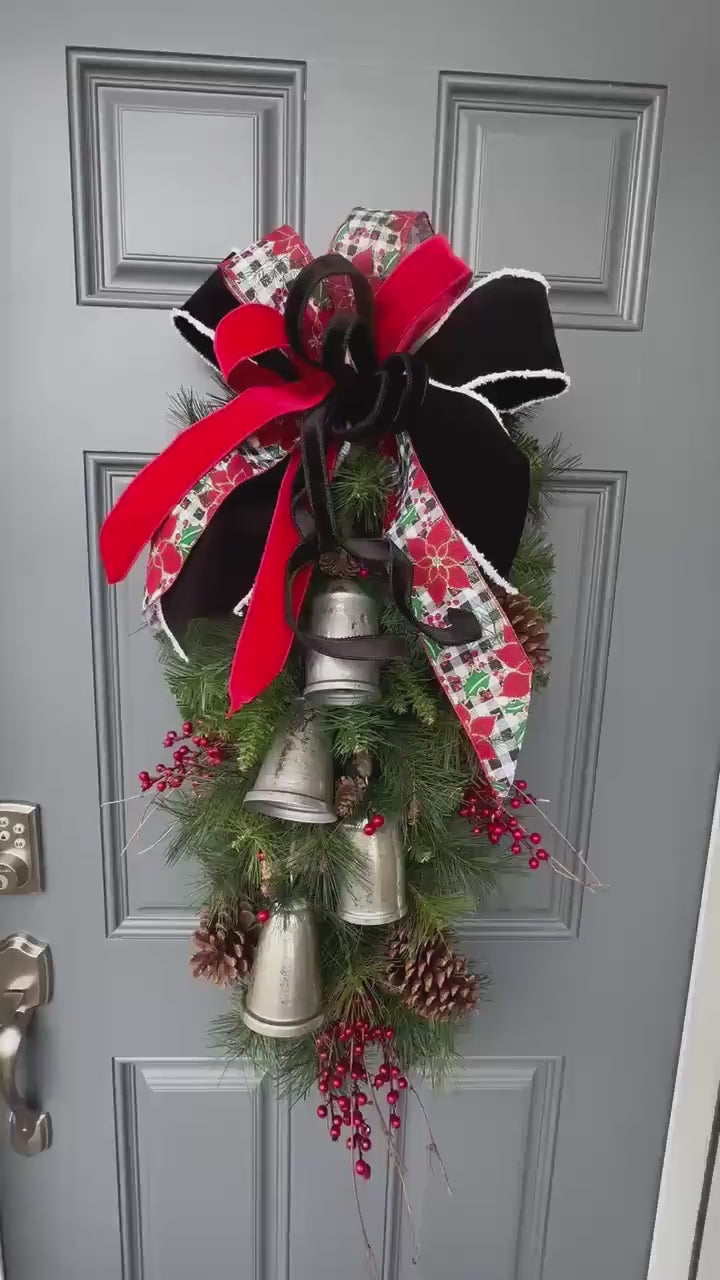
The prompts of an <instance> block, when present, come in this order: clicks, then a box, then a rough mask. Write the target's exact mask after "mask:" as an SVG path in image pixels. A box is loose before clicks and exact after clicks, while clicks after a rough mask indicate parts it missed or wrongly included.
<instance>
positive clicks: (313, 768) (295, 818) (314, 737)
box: [245, 698, 337, 823]
mask: <svg viewBox="0 0 720 1280" xmlns="http://www.w3.org/2000/svg"><path fill="white" fill-rule="evenodd" d="M333 789H334V787H333V764H332V754H331V751H330V744H329V742H328V739H327V736H326V734H325V733H324V731H323V728H322V725H321V724H320V721H319V719H318V717H317V715H316V713H315V712H314V711H313V709H312V707H309V706H308V705H307V703H305V702H303V700H302V699H301V698H299V699H298V700H297V701H296V702H295V704H294V705H293V707H292V709H291V712H290V715H289V717H288V718H287V720H286V721H284V723H283V724H282V725H280V727H279V728H278V729H277V731H276V733H275V735H274V737H273V740H272V742H271V744H270V749H269V751H268V753H267V755H266V757H265V759H264V760H263V762H262V764H261V766H260V769H259V772H258V775H257V778H256V779H255V783H254V786H253V787H252V790H250V791H248V793H247V795H246V796H245V804H246V805H247V807H248V809H252V810H254V812H255V813H265V814H268V815H269V816H270V817H271V818H282V819H283V820H284V821H285V822H318V823H330V822H336V821H337V817H336V814H335V810H334V808H333Z"/></svg>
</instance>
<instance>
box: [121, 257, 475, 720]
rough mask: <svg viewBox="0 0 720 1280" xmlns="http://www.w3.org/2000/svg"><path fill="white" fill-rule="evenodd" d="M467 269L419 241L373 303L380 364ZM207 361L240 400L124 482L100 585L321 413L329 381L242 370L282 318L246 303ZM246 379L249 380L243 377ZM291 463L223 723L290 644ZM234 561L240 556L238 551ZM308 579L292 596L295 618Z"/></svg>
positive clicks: (280, 663)
mask: <svg viewBox="0 0 720 1280" xmlns="http://www.w3.org/2000/svg"><path fill="white" fill-rule="evenodd" d="M471 278H472V271H471V269H470V268H469V267H468V266H467V265H466V263H464V262H463V261H462V260H461V259H460V258H458V257H457V256H456V255H455V254H454V253H453V252H452V249H451V248H450V245H449V244H448V242H447V240H446V239H445V238H444V237H443V236H438V235H436V236H432V237H430V238H429V239H427V240H424V241H423V242H422V243H421V244H419V245H417V247H416V248H414V249H413V250H411V252H410V253H408V255H407V256H406V257H405V258H403V259H402V261H401V262H399V263H398V265H397V267H396V268H395V270H394V271H393V272H392V273H391V274H390V275H389V276H388V277H387V278H386V279H385V280H384V281H383V283H382V285H381V286H380V288H379V289H378V291H377V294H376V295H375V343H376V348H377V354H378V358H379V359H380V360H381V361H382V360H384V359H386V358H387V357H388V356H389V355H391V354H392V353H393V352H395V351H407V350H409V349H410V348H411V347H413V346H414V344H415V343H416V342H417V341H418V340H419V339H420V338H421V337H422V336H423V334H424V333H426V332H427V331H428V329H430V328H431V327H432V325H433V324H435V323H436V322H437V321H438V320H440V319H441V318H442V317H443V316H444V315H445V313H446V312H447V310H448V308H449V307H450V306H451V305H452V303H453V302H455V301H456V300H457V298H458V297H459V296H460V295H461V294H462V292H463V291H464V290H465V289H466V287H467V286H468V284H469V283H470V280H471ZM214 346H215V354H216V357H217V360H218V364H219V366H220V368H221V370H222V373H223V376H224V377H225V379H226V381H227V382H228V384H229V385H230V386H232V387H233V388H235V389H240V388H242V387H244V386H245V387H247V389H246V390H242V393H241V394H240V395H238V396H236V398H235V399H233V400H231V401H230V402H229V404H227V405H223V407H222V408H221V409H218V410H217V411H216V412H215V413H211V414H210V415H209V416H208V417H207V418H203V419H202V421H200V422H197V423H194V424H193V425H192V426H190V427H188V428H187V429H186V430H185V431H183V432H182V433H181V434H180V435H178V436H176V438H175V439H174V440H173V441H172V443H171V444H169V445H168V447H167V448H166V449H165V450H163V452H162V453H161V454H159V455H158V457H156V458H154V459H153V460H152V462H150V463H148V465H147V466H146V467H144V468H143V470H142V471H141V472H139V474H138V475H137V476H135V478H134V479H133V480H132V482H131V483H130V484H129V485H128V487H127V489H126V490H125V491H124V493H123V494H122V495H121V496H120V498H119V500H118V501H117V503H116V504H115V506H114V507H113V509H112V511H111V512H110V514H109V515H108V517H107V519H106V520H105V522H104V524H103V527H102V530H101V533H100V550H101V555H102V559H103V564H104V566H105V572H106V574H107V578H108V581H109V582H111V583H114V582H118V581H120V580H121V579H122V578H124V577H125V576H126V575H127V573H128V572H129V571H130V569H131V568H132V565H133V564H134V562H135V560H136V559H137V557H138V556H139V554H140V552H141V551H142V549H143V547H144V546H146V544H147V543H148V542H149V541H150V539H151V538H152V536H153V534H154V533H155V531H156V529H158V528H159V527H160V525H161V524H162V523H163V521H164V520H165V519H166V517H167V516H168V514H169V513H170V512H171V511H172V510H173V508H174V507H176V506H177V504H178V503H179V502H181V501H182V499H183V498H184V497H185V495H186V494H187V493H188V492H189V491H190V490H191V489H192V488H193V486H194V485H195V484H197V482H198V481H199V480H200V479H202V477H203V476H204V475H206V474H207V472H208V471H210V470H211V468H212V467H214V466H215V465H216V464H217V463H218V462H220V461H221V459H222V458H224V457H226V456H227V455H228V454H229V453H231V452H232V451H233V450H234V449H236V448H237V447H238V446H239V445H241V444H242V443H243V441H245V440H247V439H248V437H249V436H253V435H258V434H260V433H262V430H263V428H264V427H267V426H268V425H269V424H270V423H272V422H273V421H275V420H276V419H278V418H282V417H286V416H291V417H295V418H298V417H299V416H300V415H302V414H304V413H306V412H307V411H308V410H309V409H312V408H314V407H315V405H318V404H320V403H321V401H322V400H324V399H325V397H326V396H327V395H328V393H329V392H330V390H331V389H332V386H333V382H332V379H331V378H330V377H329V376H328V375H327V374H324V373H322V372H320V371H318V370H317V369H315V368H313V367H312V366H311V365H309V364H308V363H306V362H305V361H302V360H300V359H299V358H297V357H296V356H293V357H292V359H293V364H294V367H295V370H296V372H297V374H298V381H296V382H289V383H288V382H285V381H282V380H280V379H279V378H277V377H275V376H273V375H272V374H266V373H263V375H262V378H263V385H248V384H251V383H256V382H257V372H258V366H257V365H251V366H250V367H248V364H247V362H248V361H253V360H254V359H255V358H256V357H257V356H259V355H262V354H264V353H265V352H267V351H270V350H273V349H277V348H283V349H287V333H286V331H285V325H284V321H283V317H282V316H281V315H280V313H279V312H278V311H276V310H274V309H273V308H272V307H267V306H263V305H261V304H259V303H248V304H245V305H244V306H241V307H237V308H235V309H234V310H233V311H231V312H229V313H228V314H227V315H226V316H225V317H224V318H223V319H222V320H221V321H220V324H219V325H218V328H217V331H216V334H215V339H214ZM246 375H249V376H246ZM299 464H300V457H299V452H298V450H297V447H296V448H295V450H294V452H293V456H292V457H291V458H290V462H289V464H288V468H287V471H286V473H285V475H284V477H283V480H282V484H281V486H280V491H279V494H278V499H277V504H276V507H275V513H274V515H273V519H272V521H271V524H270V529H269V532H268V537H267V541H266V544H265V549H264V552H263V555H262V558H261V561H260V566H259V569H258V573H257V577H256V579H255V586H254V589H253V593H252V596H251V599H250V604H249V606H248V610H247V614H246V617H245V621H244V623H243V627H242V631H241V633H240V637H239V639H238V644H237V648H236V651H235V657H234V660H233V665H232V670H231V675H230V684H229V692H230V713H231V714H232V712H233V711H236V710H238V709H239V708H240V707H241V706H243V705H244V704H245V703H247V702H250V701H252V699H253V698H255V697H256V696H257V694H259V693H261V692H262V690H263V689H265V688H266V687H267V685H268V684H269V683H270V681H271V680H273V679H274V678H275V676H277V675H278V674H279V672H280V671H281V670H282V669H283V667H284V665H285V663H286V661H287V658H288V655H289V652H290V648H291V645H292V640H293V634H292V631H291V629H290V627H289V625H288V623H287V620H286V618H285V597H284V591H285V566H286V564H287V561H288V559H289V557H290V555H291V554H292V552H293V551H294V550H295V548H296V547H297V546H298V544H299V541H300V538H299V535H298V532H297V530H296V528H295V524H294V522H293V519H292V512H291V494H292V485H293V480H294V477H295V474H296V472H297V469H298V466H299ZM238 555H242V547H239V548H238ZM309 577H310V570H306V571H304V572H303V573H301V574H299V575H298V577H297V579H296V581H295V584H294V587H293V605H294V610H295V616H296V617H297V615H298V613H299V611H300V608H301V605H302V601H303V598H304V595H305V592H306V590H307V586H308V582H309Z"/></svg>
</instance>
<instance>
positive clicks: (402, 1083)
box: [397, 1076, 408, 1089]
mask: <svg viewBox="0 0 720 1280" xmlns="http://www.w3.org/2000/svg"><path fill="white" fill-rule="evenodd" d="M397 1087H398V1089H407V1087H408V1082H407V1078H406V1077H405V1076H398V1080H397Z"/></svg>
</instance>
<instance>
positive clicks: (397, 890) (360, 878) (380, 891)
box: [338, 818, 407, 924]
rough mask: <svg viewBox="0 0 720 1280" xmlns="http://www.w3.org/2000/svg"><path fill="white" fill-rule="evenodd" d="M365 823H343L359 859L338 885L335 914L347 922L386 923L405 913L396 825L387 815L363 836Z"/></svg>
mask: <svg viewBox="0 0 720 1280" xmlns="http://www.w3.org/2000/svg"><path fill="white" fill-rule="evenodd" d="M366 825H367V824H366V823H364V822H353V823H346V824H345V826H344V830H345V832H346V833H347V835H348V836H349V838H350V840H351V841H352V843H353V845H354V846H355V848H356V850H357V852H358V854H359V855H360V858H359V861H358V865H357V867H356V868H353V870H352V871H351V872H349V873H348V874H347V875H346V877H345V879H344V881H343V883H342V884H341V887H340V901H339V904H338V915H339V916H340V917H341V919H343V920H347V921H348V922H349V923H350V924H389V923H390V921H391V920H400V919H401V918H402V917H403V916H404V915H406V914H407V898H406V896H405V859H404V857H403V850H402V841H401V839H400V824H399V822H398V820H397V818H387V819H386V820H385V822H384V823H383V825H382V826H381V827H379V828H378V827H376V828H375V830H374V831H373V833H372V835H366V833H365V831H364V827H365V826H366Z"/></svg>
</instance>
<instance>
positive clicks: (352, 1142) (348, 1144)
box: [345, 1138, 355, 1151]
mask: <svg viewBox="0 0 720 1280" xmlns="http://www.w3.org/2000/svg"><path fill="white" fill-rule="evenodd" d="M345 1146H346V1147H347V1149H348V1151H352V1149H353V1147H354V1146H355V1139H354V1138H346V1139H345Z"/></svg>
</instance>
